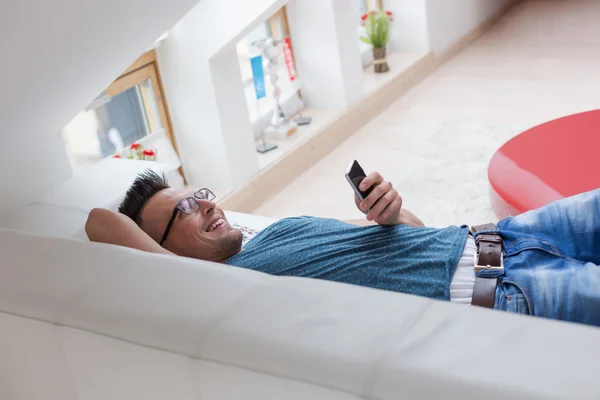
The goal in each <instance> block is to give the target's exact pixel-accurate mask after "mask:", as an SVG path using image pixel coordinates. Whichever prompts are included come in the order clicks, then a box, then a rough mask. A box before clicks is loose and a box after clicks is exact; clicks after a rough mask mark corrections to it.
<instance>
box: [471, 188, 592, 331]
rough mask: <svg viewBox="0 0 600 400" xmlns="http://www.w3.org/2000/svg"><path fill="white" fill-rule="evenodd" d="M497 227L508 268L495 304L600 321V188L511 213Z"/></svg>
mask: <svg viewBox="0 0 600 400" xmlns="http://www.w3.org/2000/svg"><path fill="white" fill-rule="evenodd" d="M495 232H498V233H499V234H500V235H501V236H502V239H503V241H504V273H503V274H502V275H500V276H499V284H498V287H497V288H496V300H495V305H494V308H496V309H498V310H503V311H508V312H514V313H519V314H528V315H534V316H538V317H544V318H552V319H558V320H562V321H571V322H577V323H583V324H588V325H595V326H600V266H599V264H600V189H597V190H594V191H591V192H587V193H583V194H580V195H577V196H573V197H569V198H566V199H563V200H559V201H556V202H553V203H550V204H548V205H546V206H544V207H541V208H539V209H537V210H533V211H529V212H527V213H524V214H521V215H518V216H515V217H508V218H505V219H503V220H501V221H500V222H499V223H498V226H497V231H495ZM485 274H486V273H485V272H483V273H478V275H480V276H481V275H485Z"/></svg>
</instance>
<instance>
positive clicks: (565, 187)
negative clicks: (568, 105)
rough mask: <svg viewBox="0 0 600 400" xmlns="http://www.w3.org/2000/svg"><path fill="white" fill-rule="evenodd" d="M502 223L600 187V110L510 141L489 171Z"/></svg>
mask: <svg viewBox="0 0 600 400" xmlns="http://www.w3.org/2000/svg"><path fill="white" fill-rule="evenodd" d="M488 179H489V181H490V200H491V202H492V208H493V209H494V212H495V213H496V216H497V217H498V218H500V219H502V218H504V217H507V216H509V215H517V214H520V213H523V212H525V211H528V210H532V209H535V208H538V207H541V206H543V205H545V204H548V203H550V202H552V201H555V200H559V199H562V198H564V197H569V196H572V195H575V194H579V193H583V192H587V191H590V190H593V189H596V188H599V187H600V110H594V111H588V112H584V113H581V114H575V115H570V116H568V117H563V118H559V119H556V120H554V121H550V122H546V123H544V124H542V125H539V126H536V127H534V128H531V129H529V130H527V131H525V132H523V133H521V134H519V135H518V136H516V137H514V138H513V139H511V140H509V141H508V142H506V143H505V144H504V145H503V146H502V147H501V148H500V149H499V150H498V151H497V152H496V154H494V156H493V157H492V160H491V161H490V165H489V169H488Z"/></svg>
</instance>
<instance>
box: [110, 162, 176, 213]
mask: <svg viewBox="0 0 600 400" xmlns="http://www.w3.org/2000/svg"><path fill="white" fill-rule="evenodd" d="M169 187H170V186H169V184H168V183H167V180H166V179H165V175H164V174H162V176H161V175H158V174H157V173H156V172H154V171H152V170H151V169H147V170H145V171H144V172H141V173H140V174H138V176H137V177H136V178H135V180H134V181H133V183H132V184H131V187H129V189H128V190H127V193H126V194H125V198H124V199H123V201H122V202H121V204H120V205H119V212H120V213H121V214H125V215H127V216H128V217H129V218H131V219H132V220H134V221H135V222H136V223H139V222H140V221H139V217H140V211H142V208H143V207H144V205H145V204H146V202H147V201H148V200H149V199H150V198H151V197H152V196H154V195H155V194H156V193H158V192H160V191H161V190H164V189H168V188H169Z"/></svg>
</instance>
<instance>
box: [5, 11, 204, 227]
mask: <svg viewBox="0 0 600 400" xmlns="http://www.w3.org/2000/svg"><path fill="white" fill-rule="evenodd" d="M197 1H198V0H173V1H169V2H165V1H163V0H102V1H78V0H56V1H51V2H46V1H42V2H40V1H36V0H20V1H12V2H8V1H5V2H1V3H0V27H2V28H1V29H0V32H1V35H0V54H2V62H1V63H0V87H1V88H2V96H0V139H1V142H0V143H1V146H0V187H1V188H2V196H0V222H1V221H2V217H3V216H5V215H6V214H7V213H9V212H10V211H9V210H10V209H11V207H12V206H14V205H15V204H18V203H19V202H20V201H21V200H23V199H27V198H28V197H29V195H31V194H32V193H36V192H37V193H40V192H42V191H43V190H44V189H46V188H47V187H49V186H51V185H53V184H56V183H59V182H62V181H64V180H66V179H68V178H70V176H71V171H70V167H69V163H68V158H67V154H66V151H65V149H64V146H63V143H62V140H61V138H60V134H59V132H60V130H61V129H62V128H63V127H64V126H65V125H66V124H67V123H68V122H69V121H70V120H71V119H72V118H73V117H75V115H76V114H77V113H78V112H80V111H81V110H82V109H83V108H84V107H86V106H87V105H88V104H89V103H90V102H91V101H92V100H93V99H94V98H95V97H96V96H97V95H98V94H100V92H102V91H103V90H104V89H105V88H106V87H107V86H108V85H109V84H110V83H111V82H112V81H113V80H114V79H115V78H116V77H117V76H119V74H120V73H121V72H122V71H123V70H125V69H126V68H127V67H128V66H129V65H130V64H131V63H132V62H133V61H134V60H135V59H136V58H137V57H138V56H139V55H140V54H141V53H143V52H144V51H145V50H146V49H148V47H150V46H151V45H152V43H153V42H154V41H155V40H156V39H158V37H159V36H160V35H161V34H162V33H163V32H165V31H166V30H167V29H169V28H170V27H171V26H173V25H174V24H175V22H177V20H178V19H179V18H181V16H182V15H184V14H185V12H186V11H187V10H189V9H190V8H191V7H192V6H193V5H194V4H195V3H197Z"/></svg>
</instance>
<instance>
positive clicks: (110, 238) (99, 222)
mask: <svg viewBox="0 0 600 400" xmlns="http://www.w3.org/2000/svg"><path fill="white" fill-rule="evenodd" d="M85 233H86V234H87V236H88V238H89V239H90V240H91V241H92V242H101V243H108V244H116V245H119V246H125V247H131V248H133V249H138V250H143V251H148V252H150V253H159V254H173V253H171V252H170V251H168V250H166V249H165V248H163V247H162V246H160V245H159V244H158V243H156V242H155V241H154V240H153V239H152V238H151V237H150V236H148V235H147V234H146V233H145V232H144V231H142V230H141V229H140V227H139V226H137V224H136V223H135V222H134V221H132V220H131V218H129V217H127V216H126V215H123V214H120V213H114V212H112V211H110V210H105V209H103V208H94V209H93V210H92V211H90V214H89V215H88V219H87V222H86V224H85Z"/></svg>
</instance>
